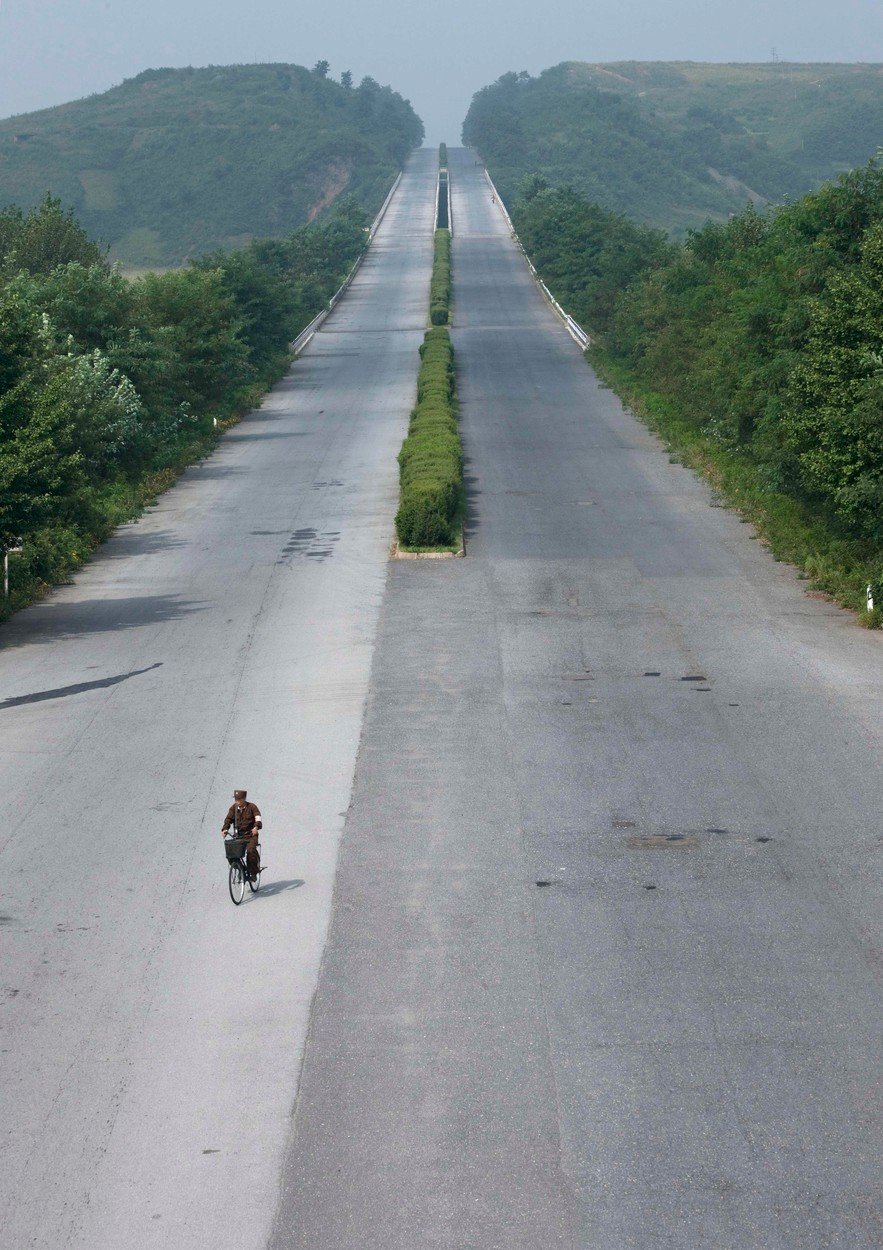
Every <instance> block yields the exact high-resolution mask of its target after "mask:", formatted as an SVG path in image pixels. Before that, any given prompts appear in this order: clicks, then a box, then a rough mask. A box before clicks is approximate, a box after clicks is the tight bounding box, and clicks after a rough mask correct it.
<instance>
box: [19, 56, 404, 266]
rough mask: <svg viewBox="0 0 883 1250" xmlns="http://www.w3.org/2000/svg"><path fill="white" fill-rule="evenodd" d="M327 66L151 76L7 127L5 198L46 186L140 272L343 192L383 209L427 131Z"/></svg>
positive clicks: (309, 209)
mask: <svg viewBox="0 0 883 1250" xmlns="http://www.w3.org/2000/svg"><path fill="white" fill-rule="evenodd" d="M321 65H322V63H321V62H320V64H319V65H317V66H316V68H315V69H314V70H312V71H310V70H307V69H304V68H302V67H301V66H297V65H238V66H214V67H211V68H208V69H161V70H149V71H147V72H145V73H143V74H139V75H138V77H137V78H133V79H131V80H129V81H128V82H124V83H123V84H122V85H121V86H119V87H114V88H113V89H112V90H111V91H107V92H105V93H104V94H103V95H96V96H90V97H89V98H88V99H85V100H77V101H75V102H74V103H71V104H65V105H62V106H60V107H58V108H51V109H44V110H43V111H41V112H39V113H30V114H26V115H23V116H20V117H14V118H11V119H9V120H7V121H3V122H0V204H4V203H10V202H14V203H16V204H21V205H23V206H24V207H25V208H27V207H30V206H33V205H35V204H37V203H39V202H40V201H41V200H42V199H43V197H44V196H45V195H46V193H47V191H51V193H52V194H53V195H56V196H59V197H60V198H61V199H62V200H63V201H64V202H65V203H66V204H70V205H71V206H72V207H73V208H74V210H75V211H76V213H77V216H78V218H79V220H80V221H82V223H83V225H84V227H85V229H86V230H87V231H88V233H89V234H91V235H93V236H97V237H99V238H102V239H104V240H106V241H107V242H108V243H109V244H110V252H111V256H112V257H113V258H119V259H121V260H123V261H124V262H125V263H126V264H130V265H135V266H144V267H155V266H161V265H174V264H178V263H180V262H181V261H182V260H185V259H187V258H189V257H192V256H197V255H200V254H201V253H203V252H205V251H207V250H211V249H214V248H221V247H223V248H235V247H241V246H243V245H244V244H246V243H247V242H249V241H250V240H251V239H252V238H269V237H282V236H285V235H287V234H289V233H290V232H291V231H292V230H293V229H295V228H296V227H298V226H301V225H304V224H305V223H307V222H308V221H310V220H312V219H313V218H314V217H315V216H316V215H317V214H318V213H320V212H322V211H323V210H324V209H327V208H328V207H329V206H330V205H331V204H332V203H333V202H334V201H335V200H336V199H337V198H338V197H339V196H340V195H342V194H343V193H349V194H352V195H354V196H355V197H356V199H357V201H358V202H359V203H360V204H361V205H362V206H363V207H365V208H367V209H368V210H370V211H376V209H377V208H378V207H379V206H380V203H381V201H382V199H383V197H384V195H385V194H386V191H387V190H388V188H389V184H390V182H391V181H392V179H393V178H394V176H395V174H396V173H397V171H398V170H399V169H400V168H401V166H402V164H403V162H404V160H405V157H406V156H407V154H408V152H409V151H410V150H411V149H412V148H413V147H414V146H415V145H417V144H419V143H420V141H421V139H422V137H423V126H422V124H421V122H420V120H419V118H418V117H417V116H416V114H415V113H414V112H413V110H412V109H411V106H410V105H409V104H408V103H407V101H405V100H403V99H402V98H401V97H400V96H399V95H397V94H396V93H395V92H393V91H391V90H390V88H388V87H381V86H379V85H378V84H377V83H376V82H374V80H373V79H371V78H366V79H364V80H363V81H362V83H361V84H360V85H359V86H358V87H355V88H354V87H352V80H351V76H350V78H349V80H348V81H347V80H346V79H343V80H342V81H341V83H336V82H334V81H332V79H330V78H329V77H327V64H326V67H325V71H324V73H322V72H320V70H321Z"/></svg>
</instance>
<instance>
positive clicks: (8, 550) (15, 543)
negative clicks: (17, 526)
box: [3, 538, 24, 599]
mask: <svg viewBox="0 0 883 1250" xmlns="http://www.w3.org/2000/svg"><path fill="white" fill-rule="evenodd" d="M23 545H24V540H23V539H21V538H13V540H12V543H11V545H10V546H8V547H4V548H3V597H4V599H8V598H9V557H10V556H11V555H21V552H22V547H23Z"/></svg>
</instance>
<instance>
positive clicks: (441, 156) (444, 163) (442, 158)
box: [438, 143, 448, 169]
mask: <svg viewBox="0 0 883 1250" xmlns="http://www.w3.org/2000/svg"><path fill="white" fill-rule="evenodd" d="M438 167H439V169H447V167H448V145H447V144H446V143H440V144H439V145H438Z"/></svg>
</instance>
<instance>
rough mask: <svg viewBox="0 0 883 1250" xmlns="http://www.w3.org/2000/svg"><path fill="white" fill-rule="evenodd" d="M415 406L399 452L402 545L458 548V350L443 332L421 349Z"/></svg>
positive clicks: (398, 521)
mask: <svg viewBox="0 0 883 1250" xmlns="http://www.w3.org/2000/svg"><path fill="white" fill-rule="evenodd" d="M420 356H421V365H420V372H419V374H418V377H417V404H416V406H415V408H414V410H413V412H412V413H411V420H410V423H409V425H408V434H407V437H406V438H405V441H404V443H403V444H402V450H401V451H400V452H399V473H400V481H401V497H400V502H399V510H398V513H397V515H396V530H397V532H398V536H399V544H400V546H401V547H402V548H404V549H406V550H409V551H421V550H429V551H447V552H452V551H455V550H458V549H459V547H460V532H461V528H462V515H463V449H462V447H461V445H460V432H459V429H458V427H457V400H456V386H455V381H454V350H453V347H452V346H451V336H450V334H449V333H448V331H447V329H445V328H444V327H440V326H439V327H435V328H433V329H431V330H429V331H427V333H426V337H425V338H424V340H423V343H422V345H421V347H420Z"/></svg>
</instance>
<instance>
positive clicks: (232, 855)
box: [224, 838, 248, 859]
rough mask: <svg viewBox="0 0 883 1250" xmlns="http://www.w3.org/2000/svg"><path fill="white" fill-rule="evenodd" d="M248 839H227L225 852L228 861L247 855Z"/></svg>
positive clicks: (225, 840)
mask: <svg viewBox="0 0 883 1250" xmlns="http://www.w3.org/2000/svg"><path fill="white" fill-rule="evenodd" d="M247 846H248V838H225V839H224V850H225V852H226V854H227V858H228V859H240V858H241V857H242V856H243V855H244V854H245V848H246V847H247Z"/></svg>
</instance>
